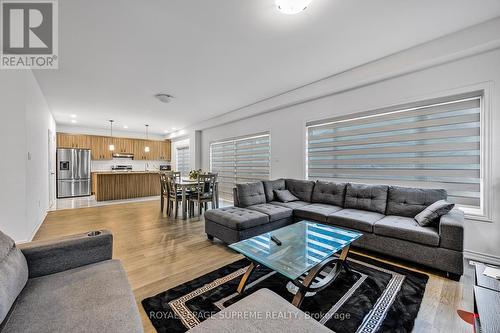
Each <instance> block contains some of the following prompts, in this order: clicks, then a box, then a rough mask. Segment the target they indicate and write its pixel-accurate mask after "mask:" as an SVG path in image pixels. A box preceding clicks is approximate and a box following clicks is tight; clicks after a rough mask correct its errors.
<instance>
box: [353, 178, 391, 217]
mask: <svg viewBox="0 0 500 333" xmlns="http://www.w3.org/2000/svg"><path fill="white" fill-rule="evenodd" d="M388 188H389V187H388V186H386V185H366V184H347V188H346V195H345V203H344V207H345V208H353V209H361V210H368V211H371V212H376V213H380V214H384V213H385V207H386V205H387V189H388Z"/></svg>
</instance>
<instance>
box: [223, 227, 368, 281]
mask: <svg viewBox="0 0 500 333" xmlns="http://www.w3.org/2000/svg"><path fill="white" fill-rule="evenodd" d="M362 235H363V234H361V233H359V232H355V231H351V230H346V229H342V228H338V227H332V226H328V225H325V224H321V223H317V222H310V221H300V222H297V223H294V224H292V225H289V226H286V227H283V228H280V229H277V230H274V231H271V232H268V233H265V234H262V235H259V236H255V237H252V238H249V239H245V240H242V241H240V242H238V243H233V244H231V245H229V247H230V248H232V249H233V250H235V251H238V252H239V253H241V254H243V255H244V256H246V257H247V258H250V259H251V260H253V261H255V262H257V263H259V264H262V265H264V266H266V267H268V268H270V269H272V270H274V271H276V272H278V273H280V274H282V275H284V276H286V277H287V278H289V279H292V280H295V279H297V278H298V277H300V276H301V275H302V274H304V273H305V272H307V271H309V270H310V269H311V268H313V267H314V266H316V265H317V264H319V263H320V262H322V261H323V260H325V259H327V258H329V257H331V256H332V255H333V254H335V253H337V252H339V251H340V250H342V249H343V248H345V247H346V246H348V245H350V244H351V243H352V242H353V241H355V240H356V239H358V238H359V237H361V236H362ZM271 236H275V237H276V238H278V240H279V241H281V246H278V245H277V244H276V243H275V242H273V241H272V240H271Z"/></svg>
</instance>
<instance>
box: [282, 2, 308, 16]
mask: <svg viewBox="0 0 500 333" xmlns="http://www.w3.org/2000/svg"><path fill="white" fill-rule="evenodd" d="M311 1H312V0H275V1H274V3H275V4H276V6H277V7H278V10H279V11H280V12H282V13H283V14H287V15H293V14H298V13H300V12H302V11H304V10H306V8H307V6H309V4H310V3H311Z"/></svg>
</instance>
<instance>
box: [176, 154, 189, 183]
mask: <svg viewBox="0 0 500 333" xmlns="http://www.w3.org/2000/svg"><path fill="white" fill-rule="evenodd" d="M176 164H177V165H176V167H177V171H180V173H181V176H182V177H187V176H188V175H189V147H180V148H177V161H176Z"/></svg>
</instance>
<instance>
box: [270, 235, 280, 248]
mask: <svg viewBox="0 0 500 333" xmlns="http://www.w3.org/2000/svg"><path fill="white" fill-rule="evenodd" d="M271 240H272V241H273V242H275V243H276V245H278V246H281V241H280V240H279V239H278V238H276V236H271Z"/></svg>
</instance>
